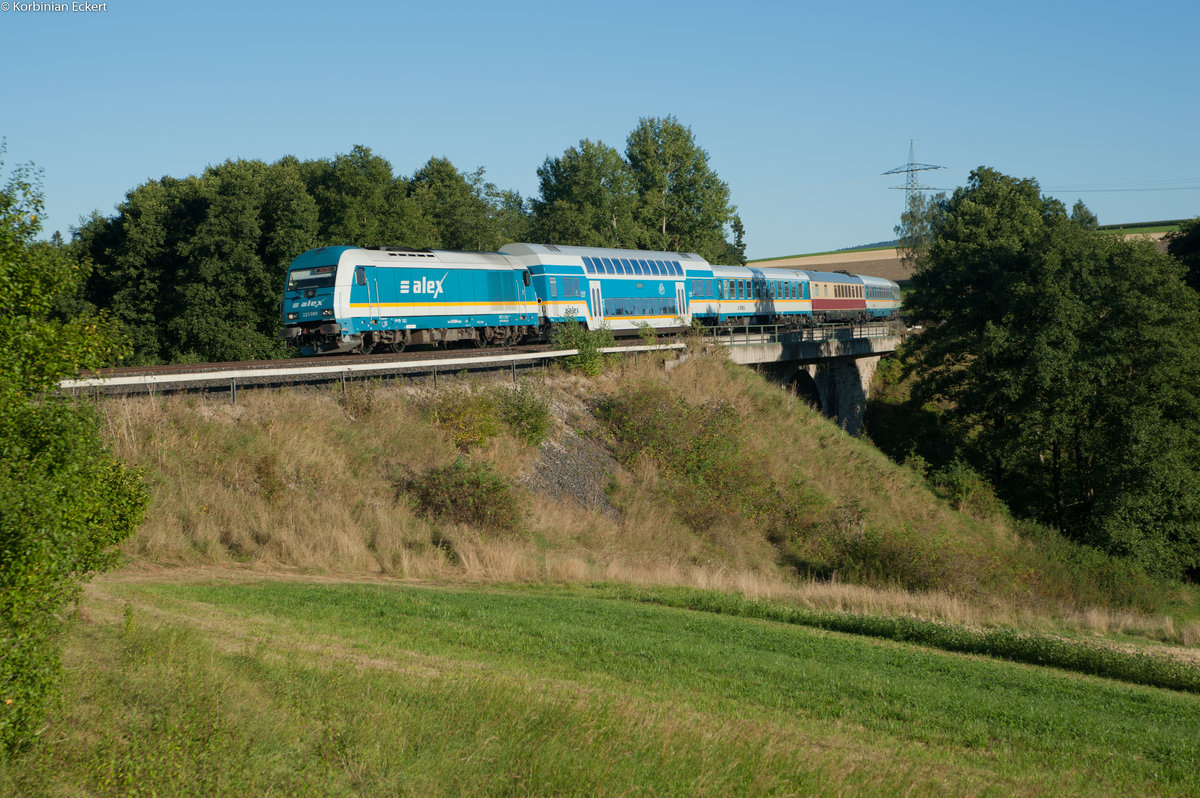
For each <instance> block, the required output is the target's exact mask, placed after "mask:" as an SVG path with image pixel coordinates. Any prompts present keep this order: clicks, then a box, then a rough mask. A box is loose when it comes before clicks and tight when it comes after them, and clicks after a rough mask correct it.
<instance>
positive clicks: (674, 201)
mask: <svg viewBox="0 0 1200 798" xmlns="http://www.w3.org/2000/svg"><path fill="white" fill-rule="evenodd" d="M625 158H626V161H627V162H628V163H629V168H630V170H631V171H632V173H633V177H634V182H635V185H636V186H637V193H638V204H637V210H636V214H635V219H636V221H637V225H638V228H639V230H640V231H641V235H642V246H643V247H645V248H646V249H653V250H662V251H690V252H696V253H698V254H700V255H702V256H704V257H705V258H708V259H710V260H713V261H716V262H719V261H720V260H721V258H722V257H723V256H724V255H725V254H726V251H727V245H726V242H725V227H726V225H728V224H730V223H731V222H732V221H733V215H734V213H735V212H736V210H737V209H736V208H735V207H734V206H733V205H731V204H730V202H729V186H728V184H726V183H725V181H723V180H721V179H720V178H719V177H717V174H716V172H714V171H713V170H712V168H711V167H710V166H709V163H708V152H707V151H705V150H704V149H703V148H702V147H700V146H699V145H698V144H696V141H695V137H694V136H693V135H692V131H691V128H688V127H685V126H684V125H682V124H680V122H679V120H678V119H676V118H675V117H674V116H666V117H663V118H661V119H657V118H652V117H651V118H644V119H642V120H640V121H639V123H638V126H637V127H636V128H635V129H634V130H633V132H632V133H630V134H629V138H628V139H627V140H626V143H625Z"/></svg>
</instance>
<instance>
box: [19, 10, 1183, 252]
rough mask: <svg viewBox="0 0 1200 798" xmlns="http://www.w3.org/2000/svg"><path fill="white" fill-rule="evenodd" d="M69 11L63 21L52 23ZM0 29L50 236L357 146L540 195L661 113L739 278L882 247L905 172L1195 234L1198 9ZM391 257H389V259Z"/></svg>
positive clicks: (22, 149) (177, 18)
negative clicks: (982, 171) (553, 174)
mask: <svg viewBox="0 0 1200 798" xmlns="http://www.w3.org/2000/svg"><path fill="white" fill-rule="evenodd" d="M68 2H69V0H68ZM12 7H13V3H12V2H11V0H9V2H7V3H5V4H4V5H2V6H0V53H2V54H3V58H2V63H3V64H4V68H5V75H4V79H3V83H2V88H0V109H2V111H0V136H3V137H4V138H5V139H6V140H7V145H8V153H7V167H8V168H11V167H12V166H13V165H15V164H18V163H25V162H29V161H32V162H34V163H36V164H37V165H38V166H40V167H41V168H42V169H43V170H44V174H45V183H44V185H45V190H46V196H47V218H46V219H45V222H46V231H45V233H46V235H49V233H50V232H52V231H54V230H61V231H63V233H64V235H65V234H67V232H68V230H69V228H70V227H72V226H74V225H76V224H78V221H79V219H80V217H81V216H85V215H87V214H89V213H90V212H91V211H93V210H96V209H98V210H99V211H100V212H101V213H104V214H112V213H114V208H115V206H116V205H117V204H118V203H119V202H120V201H121V200H122V198H123V197H124V195H125V192H127V191H128V190H130V189H131V188H133V187H134V186H136V185H139V184H141V183H143V182H144V181H146V180H148V179H153V178H158V177H161V176H163V175H172V176H175V177H184V176H186V175H189V174H198V173H200V172H202V171H203V170H204V168H205V166H207V165H209V164H217V163H221V162H223V161H225V160H227V159H237V158H258V159H262V160H265V161H268V162H270V161H275V160H277V159H278V158H280V157H282V156H284V155H289V154H290V155H295V156H297V157H299V158H301V159H310V158H329V157H332V156H334V155H336V154H338V153H344V152H347V151H349V150H350V148H351V147H353V146H354V145H355V144H363V145H366V146H368V147H370V148H371V149H372V150H373V151H375V152H376V153H377V154H379V155H382V156H383V157H385V158H387V159H388V160H389V161H390V162H391V164H392V167H393V169H394V170H395V171H396V172H397V173H398V174H405V175H408V174H412V172H413V171H415V170H416V169H417V168H418V167H419V166H421V164H423V163H424V162H425V161H426V160H428V159H429V158H430V156H434V155H437V156H445V157H447V158H449V159H450V160H451V161H452V162H453V163H454V164H455V165H456V166H458V167H459V168H460V169H462V170H469V169H473V168H475V167H477V166H483V167H485V168H486V169H487V177H488V179H489V180H491V181H492V182H494V183H496V184H497V185H498V186H500V187H502V188H509V189H514V190H516V191H519V192H520V193H521V194H523V195H525V196H532V195H534V194H535V193H536V191H537V175H536V170H537V167H538V166H539V165H540V164H541V163H542V161H543V160H544V159H545V158H546V157H548V156H557V155H560V154H561V153H562V152H563V151H564V150H565V149H567V148H568V147H570V146H572V145H575V144H577V143H578V142H579V141H580V140H581V139H584V138H589V139H592V140H600V141H603V142H605V143H607V144H609V145H611V146H614V147H616V148H617V149H619V150H622V151H623V150H624V145H625V138H626V137H627V135H628V134H629V132H630V131H631V130H632V129H633V128H634V127H635V126H636V125H637V123H638V120H639V118H641V117H647V116H665V115H667V114H674V115H675V116H676V117H677V118H678V119H679V120H680V121H681V122H682V123H683V124H685V125H687V126H689V127H690V128H691V129H692V131H693V133H694V135H695V137H696V140H697V142H698V143H699V144H700V145H701V146H702V147H704V148H705V149H706V150H707V151H708V153H709V156H710V162H711V165H712V167H713V168H714V169H715V170H716V172H717V173H718V174H719V175H720V176H721V178H722V179H724V180H725V181H726V182H728V183H729V186H730V189H731V191H732V197H733V201H734V202H735V203H736V204H737V205H738V207H739V210H740V212H741V215H742V218H743V220H744V222H745V225H746V237H747V244H748V247H747V254H748V255H749V257H751V258H763V257H770V256H774V255H787V254H793V253H799V252H814V251H820V250H826V249H835V248H839V247H844V246H853V245H857V244H863V243H868V242H873V241H879V240H884V239H890V238H892V236H893V234H892V228H893V226H894V225H895V224H896V222H897V219H898V216H899V213H900V210H901V207H902V204H903V192H902V191H890V190H889V189H888V187H889V186H891V185H898V184H901V183H902V182H903V176H900V177H884V176H882V175H881V173H882V172H884V171H886V170H888V169H891V168H893V167H897V166H901V165H903V164H904V163H905V162H907V160H908V146H909V140H910V139H915V141H916V157H917V160H918V161H921V162H925V163H932V164H940V165H943V166H945V167H947V168H946V169H944V170H940V171H937V172H928V173H925V174H924V175H923V181H924V183H925V184H927V185H931V186H937V187H945V188H954V187H955V186H959V185H962V184H963V183H964V182H965V181H966V179H967V176H968V174H969V172H970V170H971V169H973V168H974V167H976V166H980V165H986V166H990V167H993V168H995V169H999V170H1000V171H1002V172H1005V173H1006V174H1011V175H1015V176H1018V177H1032V178H1035V179H1037V180H1038V181H1039V183H1040V184H1041V185H1042V187H1043V191H1044V192H1045V193H1048V194H1051V195H1053V196H1055V197H1058V198H1059V199H1061V200H1063V201H1064V202H1065V203H1066V204H1067V206H1068V207H1069V206H1071V205H1073V204H1074V203H1075V201H1076V200H1078V199H1083V201H1084V202H1085V203H1087V205H1088V207H1090V208H1091V209H1092V211H1093V212H1095V213H1096V215H1097V216H1098V217H1099V219H1100V222H1101V224H1111V223H1128V222H1138V221H1150V220H1159V219H1174V218H1187V217H1192V216H1196V215H1200V93H1198V92H1200V90H1198V85H1200V81H1198V78H1200V47H1198V46H1197V45H1196V35H1197V31H1198V30H1200V2H1197V1H1196V0H1175V1H1172V2H1146V3H1140V4H1131V3H1115V2H1106V1H1105V0H1099V1H1098V2H1086V3H1085V2H1077V3H1075V2H1073V3H1066V2H1053V0H1049V1H1047V0H1042V1H1041V2H1024V0H1019V1H1018V2H1003V3H1001V2H994V3H975V2H964V0H955V2H944V3H942V2H939V3H921V2H909V3H905V2H880V3H863V2H853V0H850V1H849V2H843V3H832V2H822V3H819V4H818V3H806V2H759V1H758V0H744V1H743V2H730V3H713V2H708V1H707V0H694V1H693V2H672V3H665V2H655V0H634V1H630V0H606V2H602V3H573V2H569V1H563V0H560V1H559V2H541V1H538V2H524V1H523V0H510V2H507V3H501V2H467V1H465V0H442V1H441V2H437V0H422V2H374V0H356V1H354V2H344V3H343V2H318V3H310V2H300V1H297V2H289V3H269V2H262V3H242V2H225V1H224V0H211V1H210V2H166V1H164V0H159V1H158V2H147V1H146V0H111V1H110V2H108V3H107V10H105V11H99V12H91V13H88V12H79V13H71V12H66V13H54V12H49V11H42V12H32V11H13V10H12ZM395 243H396V244H403V243H405V242H401V241H397V242H395Z"/></svg>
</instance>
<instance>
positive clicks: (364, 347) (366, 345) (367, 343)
mask: <svg viewBox="0 0 1200 798" xmlns="http://www.w3.org/2000/svg"><path fill="white" fill-rule="evenodd" d="M374 349H375V342H374V341H372V340H371V339H370V338H368V337H367V336H365V335H364V336H363V340H362V343H361V344H359V345H358V351H359V352H361V353H362V354H364V355H369V354H371V351H372V350H374Z"/></svg>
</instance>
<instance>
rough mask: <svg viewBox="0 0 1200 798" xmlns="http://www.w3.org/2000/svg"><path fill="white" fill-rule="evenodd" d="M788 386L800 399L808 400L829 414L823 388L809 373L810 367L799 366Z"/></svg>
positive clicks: (815, 407) (825, 413) (816, 407)
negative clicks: (822, 392)
mask: <svg viewBox="0 0 1200 798" xmlns="http://www.w3.org/2000/svg"><path fill="white" fill-rule="evenodd" d="M787 387H788V388H789V389H790V390H791V391H792V393H794V394H796V397H797V398H798V399H801V400H802V401H805V402H807V403H808V404H810V405H812V407H813V408H814V409H816V410H818V411H820V412H821V413H823V414H824V415H826V416H828V415H829V411H828V410H827V409H826V406H825V397H824V396H822V395H821V388H820V386H818V385H817V381H816V380H815V379H813V376H812V375H811V374H809V373H808V369H805V368H798V369H796V371H795V373H794V374H793V375H792V378H791V379H790V380H788V383H787Z"/></svg>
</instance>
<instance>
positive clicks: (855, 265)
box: [750, 219, 1186, 283]
mask: <svg viewBox="0 0 1200 798" xmlns="http://www.w3.org/2000/svg"><path fill="white" fill-rule="evenodd" d="M1184 221H1186V220H1183V219H1177V220H1169V221H1162V222H1133V223H1130V224H1105V225H1100V228H1099V229H1100V231H1101V232H1105V233H1112V234H1123V235H1130V236H1135V235H1136V236H1145V237H1147V238H1150V239H1153V240H1154V241H1157V242H1158V248H1159V250H1160V251H1163V252H1165V251H1166V248H1167V242H1166V240H1165V238H1166V235H1167V234H1168V233H1171V232H1174V231H1175V230H1178V229H1179V225H1180V224H1182V223H1183V222H1184ZM898 244H899V241H896V240H892V241H879V242H876V243H874V244H862V245H860V246H857V247H848V248H846V249H839V250H836V251H833V252H814V253H812V254H807V255H805V254H800V255H783V256H779V257H774V258H759V259H758V260H752V261H750V263H751V264H753V265H755V266H772V267H778V268H782V269H788V268H791V269H808V270H815V271H848V272H850V273H851V274H869V275H873V276H875V277H883V278H886V279H888V280H895V281H896V282H898V283H902V282H904V281H906V280H908V279H910V278H911V277H912V268H911V266H910V265H909V264H906V263H905V262H904V261H903V259H902V258H901V257H900V253H899V250H898V249H897V248H896V247H897V245H898Z"/></svg>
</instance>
